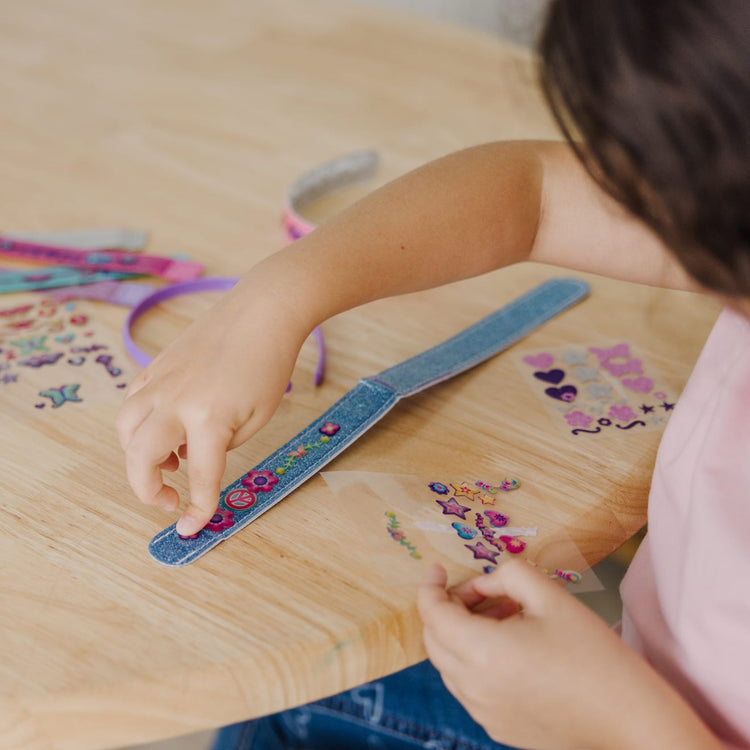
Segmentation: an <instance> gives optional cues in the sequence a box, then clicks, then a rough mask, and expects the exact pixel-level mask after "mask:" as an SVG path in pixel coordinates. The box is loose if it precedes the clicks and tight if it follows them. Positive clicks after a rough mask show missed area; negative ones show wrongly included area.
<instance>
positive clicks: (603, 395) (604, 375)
mask: <svg viewBox="0 0 750 750" xmlns="http://www.w3.org/2000/svg"><path fill="white" fill-rule="evenodd" d="M515 361H516V364H517V366H518V368H519V369H520V371H521V373H522V374H523V375H524V377H525V379H526V380H527V382H528V383H529V385H530V386H531V388H532V389H533V390H534V392H535V393H536V394H537V395H538V397H539V398H540V400H541V401H542V402H543V403H544V405H545V407H546V408H547V410H548V411H549V412H550V414H551V415H552V417H553V419H554V421H555V422H556V423H557V424H558V425H559V426H560V427H561V428H562V429H564V430H565V431H566V432H567V433H568V434H570V435H573V436H576V437H579V438H586V437H591V436H593V435H597V436H601V435H616V434H623V433H624V432H627V431H633V432H638V431H642V430H653V429H663V427H664V426H665V424H666V422H667V420H668V419H669V416H670V413H671V411H672V410H673V409H674V407H675V404H676V400H677V399H676V393H675V392H674V389H673V388H671V387H669V386H668V384H666V383H665V382H664V378H663V377H662V376H661V375H660V373H659V372H658V370H657V368H656V367H655V366H654V364H653V363H650V362H649V361H648V360H647V358H646V357H645V356H643V354H642V353H640V352H639V351H638V350H637V349H636V348H635V347H633V346H631V345H630V344H629V343H625V342H618V343H614V344H605V345H600V346H581V347H566V348H564V349H544V350H534V351H521V352H517V353H516V354H515Z"/></svg>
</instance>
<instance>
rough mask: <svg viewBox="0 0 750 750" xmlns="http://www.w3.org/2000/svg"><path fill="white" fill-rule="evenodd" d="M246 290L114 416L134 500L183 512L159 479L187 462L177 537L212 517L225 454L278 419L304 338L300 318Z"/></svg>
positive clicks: (199, 328)
mask: <svg viewBox="0 0 750 750" xmlns="http://www.w3.org/2000/svg"><path fill="white" fill-rule="evenodd" d="M241 285H242V282H240V284H238V285H237V287H235V289H234V290H233V291H232V292H231V293H230V294H229V295H227V297H226V298H225V299H223V300H222V301H221V302H220V303H219V304H218V305H216V306H215V307H214V308H212V309H211V310H210V311H209V312H208V313H207V314H206V315H204V316H203V317H201V318H200V319H199V320H197V321H196V322H195V323H193V324H192V325H190V326H189V327H188V328H187V329H186V330H185V331H184V332H183V333H182V334H181V335H180V336H179V337H178V338H177V339H175V341H174V342H173V343H172V344H170V345H169V346H168V347H167V348H166V349H165V350H164V351H162V352H161V353H160V354H159V355H158V356H157V357H156V358H155V359H154V360H153V362H151V364H150V365H149V366H148V367H147V368H146V369H145V370H144V371H143V372H142V373H141V374H140V375H139V376H138V377H137V378H135V380H134V381H133V383H132V384H131V386H130V388H129V390H128V393H127V396H126V399H125V402H124V404H123V405H122V407H121V409H120V412H119V414H118V415H117V430H118V433H119V436H120V442H121V443H122V446H123V448H124V450H125V455H126V468H127V474H128V479H129V481H130V484H131V485H132V487H133V490H134V491H135V494H136V495H137V496H138V498H139V499H140V500H141V501H142V502H144V503H147V504H150V505H158V506H160V507H162V508H164V509H166V510H176V509H177V507H178V505H179V496H178V494H177V491H176V490H175V489H174V488H172V487H169V486H168V485H166V484H164V482H163V479H162V470H164V471H174V470H176V469H177V468H178V466H179V463H180V459H181V458H182V459H187V467H188V481H189V484H190V503H189V505H188V506H187V508H186V509H185V512H184V513H183V515H182V517H181V518H180V520H179V521H178V524H177V530H178V532H179V533H180V534H182V535H185V536H188V535H190V534H194V533H196V532H197V531H199V530H200V529H201V528H202V527H203V526H204V525H205V524H206V523H207V521H208V520H209V519H210V518H211V516H212V514H213V513H214V512H215V510H216V507H217V504H218V499H219V493H220V491H221V479H222V475H223V472H224V469H225V466H226V451H227V450H229V449H231V448H235V447H237V446H238V445H240V444H242V443H243V442H244V441H246V440H247V439H248V438H249V437H250V436H251V435H253V434H254V433H255V432H257V430H258V429H260V427H262V426H263V425H264V424H265V423H266V422H267V421H268V420H269V419H270V418H271V415H272V414H273V413H274V411H275V410H276V407H277V406H278V404H279V401H280V400H281V398H282V396H283V395H284V390H285V388H286V386H287V383H288V381H289V378H290V376H291V372H292V369H293V368H294V363H295V360H296V357H297V354H298V352H299V349H300V347H301V345H302V343H303V341H304V339H305V337H306V335H307V333H308V331H307V329H306V328H305V327H304V326H303V325H302V323H301V320H300V318H299V316H297V315H295V314H294V313H293V311H291V310H289V309H285V308H284V307H283V304H282V303H281V302H275V303H273V302H270V301H269V299H268V297H265V298H264V300H263V301H262V302H261V301H256V299H257V297H255V296H254V295H253V294H252V293H248V290H247V289H243V288H242V286H241Z"/></svg>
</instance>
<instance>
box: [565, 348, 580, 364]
mask: <svg viewBox="0 0 750 750" xmlns="http://www.w3.org/2000/svg"><path fill="white" fill-rule="evenodd" d="M561 359H564V360H565V361H566V362H567V363H568V364H569V365H582V364H584V363H585V362H586V352H577V351H574V350H572V349H569V350H568V351H566V352H565V354H563V355H562V357H561Z"/></svg>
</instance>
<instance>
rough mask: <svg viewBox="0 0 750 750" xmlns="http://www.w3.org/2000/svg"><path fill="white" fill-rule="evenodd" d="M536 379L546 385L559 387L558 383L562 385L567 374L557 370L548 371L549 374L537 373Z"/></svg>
mask: <svg viewBox="0 0 750 750" xmlns="http://www.w3.org/2000/svg"><path fill="white" fill-rule="evenodd" d="M534 377H535V378H537V379H538V380H541V381H542V382H544V383H552V385H557V384H558V383H562V380H563V378H564V377H565V373H564V372H563V371H562V370H558V369H557V368H555V369H554V370H548V371H547V372H535V373H534Z"/></svg>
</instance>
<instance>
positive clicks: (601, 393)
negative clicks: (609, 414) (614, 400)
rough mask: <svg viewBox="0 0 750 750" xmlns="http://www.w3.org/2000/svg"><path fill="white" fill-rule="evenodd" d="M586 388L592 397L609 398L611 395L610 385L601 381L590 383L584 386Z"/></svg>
mask: <svg viewBox="0 0 750 750" xmlns="http://www.w3.org/2000/svg"><path fill="white" fill-rule="evenodd" d="M586 390H587V391H588V392H589V393H590V394H591V395H592V396H593V397H594V398H609V397H610V396H611V395H612V388H611V386H608V385H604V384H603V383H592V384H591V385H589V386H587V387H586Z"/></svg>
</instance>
